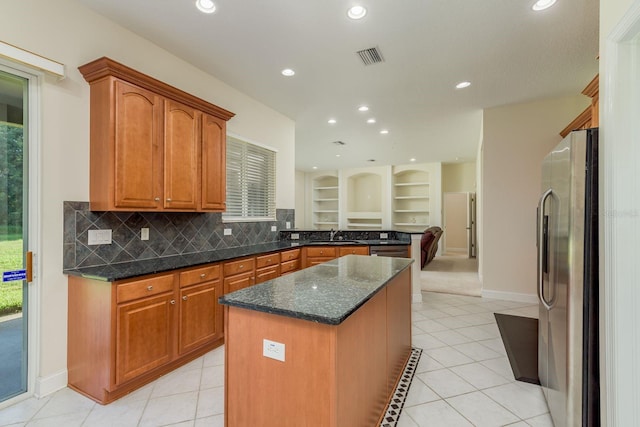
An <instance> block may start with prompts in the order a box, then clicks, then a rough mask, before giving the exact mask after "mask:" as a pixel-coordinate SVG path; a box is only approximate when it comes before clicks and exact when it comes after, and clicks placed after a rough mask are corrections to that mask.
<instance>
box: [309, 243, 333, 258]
mask: <svg viewBox="0 0 640 427" xmlns="http://www.w3.org/2000/svg"><path fill="white" fill-rule="evenodd" d="M336 249H337V248H332V247H326V246H321V247H317V248H315V247H314V248H307V256H308V257H336V256H338V252H337V251H336Z"/></svg>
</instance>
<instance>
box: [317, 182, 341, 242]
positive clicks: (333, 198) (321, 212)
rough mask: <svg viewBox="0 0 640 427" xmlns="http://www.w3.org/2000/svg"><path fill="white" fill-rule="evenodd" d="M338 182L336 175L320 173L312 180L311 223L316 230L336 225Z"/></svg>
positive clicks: (335, 226) (327, 228) (338, 199)
mask: <svg viewBox="0 0 640 427" xmlns="http://www.w3.org/2000/svg"><path fill="white" fill-rule="evenodd" d="M338 183H339V180H338V177H337V176H334V175H321V176H317V177H315V178H313V180H312V202H313V208H312V224H313V228H314V229H316V230H329V229H331V228H337V226H338V215H339V202H340V196H339V194H340V188H339V185H338Z"/></svg>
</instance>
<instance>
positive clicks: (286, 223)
mask: <svg viewBox="0 0 640 427" xmlns="http://www.w3.org/2000/svg"><path fill="white" fill-rule="evenodd" d="M284 226H285V228H286V229H287V230H288V229H290V228H291V222H289V221H287V222H285V223H284Z"/></svg>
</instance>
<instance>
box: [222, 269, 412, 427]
mask: <svg viewBox="0 0 640 427" xmlns="http://www.w3.org/2000/svg"><path fill="white" fill-rule="evenodd" d="M405 273H406V274H405ZM390 294H391V295H392V299H393V301H391V302H390V301H389V300H388V297H389V295H390ZM410 302H411V275H410V271H409V270H406V272H403V273H401V274H399V275H398V276H396V277H395V278H394V279H392V280H391V282H390V283H389V284H387V286H386V287H384V288H383V289H381V290H380V291H379V292H378V293H377V294H376V295H374V296H373V297H372V298H371V299H370V300H369V301H367V302H366V303H365V304H364V305H362V306H361V307H360V308H359V309H357V310H356V311H355V312H354V313H353V314H351V315H350V316H349V317H347V318H346V319H345V320H344V321H343V322H342V323H341V324H339V325H328V324H323V323H316V322H311V321H306V320H301V319H296V318H292V317H286V316H281V315H276V314H270V313H265V312H260V311H253V310H248V309H244V308H239V307H234V306H226V307H225V322H224V324H225V340H226V341H225V357H226V360H225V422H226V424H225V425H226V426H227V427H234V426H250V425H260V426H263V427H271V426H273V427H287V426H291V427H297V426H304V425H309V426H327V427H343V426H373V425H378V423H379V422H380V420H381V418H382V416H383V415H384V411H385V408H386V404H387V403H388V402H389V399H390V397H391V394H392V393H393V390H394V388H395V385H396V383H397V381H398V380H399V376H400V375H401V373H402V369H400V370H399V371H398V369H397V367H404V365H405V364H406V362H407V360H408V358H409V356H410V354H411V312H410V309H411V307H410ZM407 306H408V310H409V311H408V313H396V312H395V311H396V310H405V309H407ZM387 331H396V332H398V333H399V336H398V337H395V336H394V337H391V339H390V337H389V334H388V332H387ZM394 333H395V332H394ZM265 339H267V340H270V341H275V342H278V343H282V344H284V352H283V355H284V361H280V360H275V359H272V358H268V357H265V356H263V345H264V340H265Z"/></svg>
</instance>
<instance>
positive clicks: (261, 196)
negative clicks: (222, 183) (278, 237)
mask: <svg viewBox="0 0 640 427" xmlns="http://www.w3.org/2000/svg"><path fill="white" fill-rule="evenodd" d="M223 217H224V219H225V220H229V221H234V220H236V221H241V220H254V221H255V220H274V219H275V217H276V153H275V151H273V150H270V149H268V148H265V147H261V146H259V145H256V144H251V143H249V142H246V141H242V140H240V139H238V138H234V137H231V136H227V210H226V212H225V213H224V214H223Z"/></svg>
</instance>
